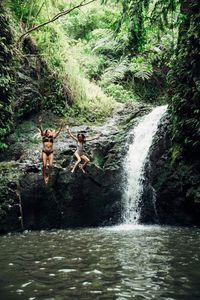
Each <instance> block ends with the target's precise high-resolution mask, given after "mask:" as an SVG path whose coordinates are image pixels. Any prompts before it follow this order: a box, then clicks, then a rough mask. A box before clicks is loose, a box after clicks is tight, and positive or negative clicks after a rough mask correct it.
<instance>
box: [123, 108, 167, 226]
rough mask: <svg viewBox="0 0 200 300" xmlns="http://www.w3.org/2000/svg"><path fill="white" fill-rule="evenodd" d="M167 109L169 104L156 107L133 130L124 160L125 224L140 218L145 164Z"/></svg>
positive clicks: (135, 221)
mask: <svg viewBox="0 0 200 300" xmlns="http://www.w3.org/2000/svg"><path fill="white" fill-rule="evenodd" d="M166 109H167V105H164V106H158V107H156V108H154V109H153V110H152V111H151V112H150V113H149V114H148V115H146V116H144V117H143V118H141V119H140V121H139V123H138V125H137V126H136V127H135V128H134V129H133V131H132V132H131V134H133V136H134V140H133V143H132V144H131V145H130V146H129V150H128V153H127V156H126V159H125V162H124V171H125V174H126V178H127V182H126V187H125V191H124V205H125V208H124V213H123V222H124V223H125V224H130V223H131V224H138V221H139V218H140V208H139V202H140V199H141V195H142V192H143V185H142V180H143V176H144V165H145V161H146V159H147V156H148V152H149V148H150V146H151V144H152V140H153V137H154V135H155V133H156V131H157V127H158V124H159V121H160V119H161V118H162V116H163V115H164V113H165V112H166Z"/></svg>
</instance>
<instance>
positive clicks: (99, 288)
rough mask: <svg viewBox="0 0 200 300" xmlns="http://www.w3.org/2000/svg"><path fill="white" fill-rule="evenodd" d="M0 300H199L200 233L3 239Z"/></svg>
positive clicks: (133, 230)
mask: <svg viewBox="0 0 200 300" xmlns="http://www.w3.org/2000/svg"><path fill="white" fill-rule="evenodd" d="M0 299H1V300H15V299H23V300H24V299H26V300H35V299H46V300H54V299H55V300H66V299H76V300H78V299H85V300H88V299H105V300H110V299H113V300H114V299H117V300H124V299H136V300H142V299H156V300H160V299H166V300H174V299H180V300H199V299H200V230H199V229H189V228H174V227H155V226H119V227H113V228H102V229H101V228H99V229H84V230H59V231H51V232H47V231H42V232H25V233H24V234H16V235H7V236H3V237H0Z"/></svg>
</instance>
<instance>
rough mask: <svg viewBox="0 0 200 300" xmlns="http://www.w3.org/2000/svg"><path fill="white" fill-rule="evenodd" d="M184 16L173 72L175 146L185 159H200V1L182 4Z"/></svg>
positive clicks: (171, 87)
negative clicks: (199, 86)
mask: <svg viewBox="0 0 200 300" xmlns="http://www.w3.org/2000/svg"><path fill="white" fill-rule="evenodd" d="M181 12H182V14H183V15H184V18H183V22H182V24H181V27H180V31H179V43H178V49H177V55H176V60H174V62H173V67H172V71H171V72H170V74H169V84H170V90H169V93H170V97H171V114H172V124H173V125H172V135H173V144H174V148H175V149H177V148H180V147H181V148H182V155H183V159H186V160H193V159H195V158H198V156H199V150H200V142H199V128H200V109H199V98H200V91H199V88H198V83H199V80H200V73H199V70H200V42H199V41H200V25H199V24H200V8H199V3H198V1H193V2H192V3H190V2H189V1H186V2H185V3H184V4H182V6H181Z"/></svg>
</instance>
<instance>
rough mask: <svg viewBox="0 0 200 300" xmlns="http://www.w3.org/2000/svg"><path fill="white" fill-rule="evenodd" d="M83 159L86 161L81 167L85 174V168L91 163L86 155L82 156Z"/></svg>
mask: <svg viewBox="0 0 200 300" xmlns="http://www.w3.org/2000/svg"><path fill="white" fill-rule="evenodd" d="M81 158H82V159H83V160H84V161H85V162H84V164H83V165H82V166H81V170H82V172H83V173H85V168H86V166H87V164H88V163H89V162H90V160H89V158H88V157H87V156H86V155H82V156H81Z"/></svg>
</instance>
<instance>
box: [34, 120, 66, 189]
mask: <svg viewBox="0 0 200 300" xmlns="http://www.w3.org/2000/svg"><path fill="white" fill-rule="evenodd" d="M38 128H39V130H40V133H41V136H42V143H43V150H42V164H43V166H42V173H43V178H44V181H45V183H46V184H47V183H48V181H49V177H50V175H51V171H52V167H53V143H54V139H55V138H57V136H58V135H59V133H60V132H61V130H62V128H63V124H61V125H60V128H59V130H58V131H55V130H50V129H45V130H43V127H42V118H41V117H40V118H39V122H38ZM47 163H48V165H49V172H48V176H47V175H46V167H47Z"/></svg>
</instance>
